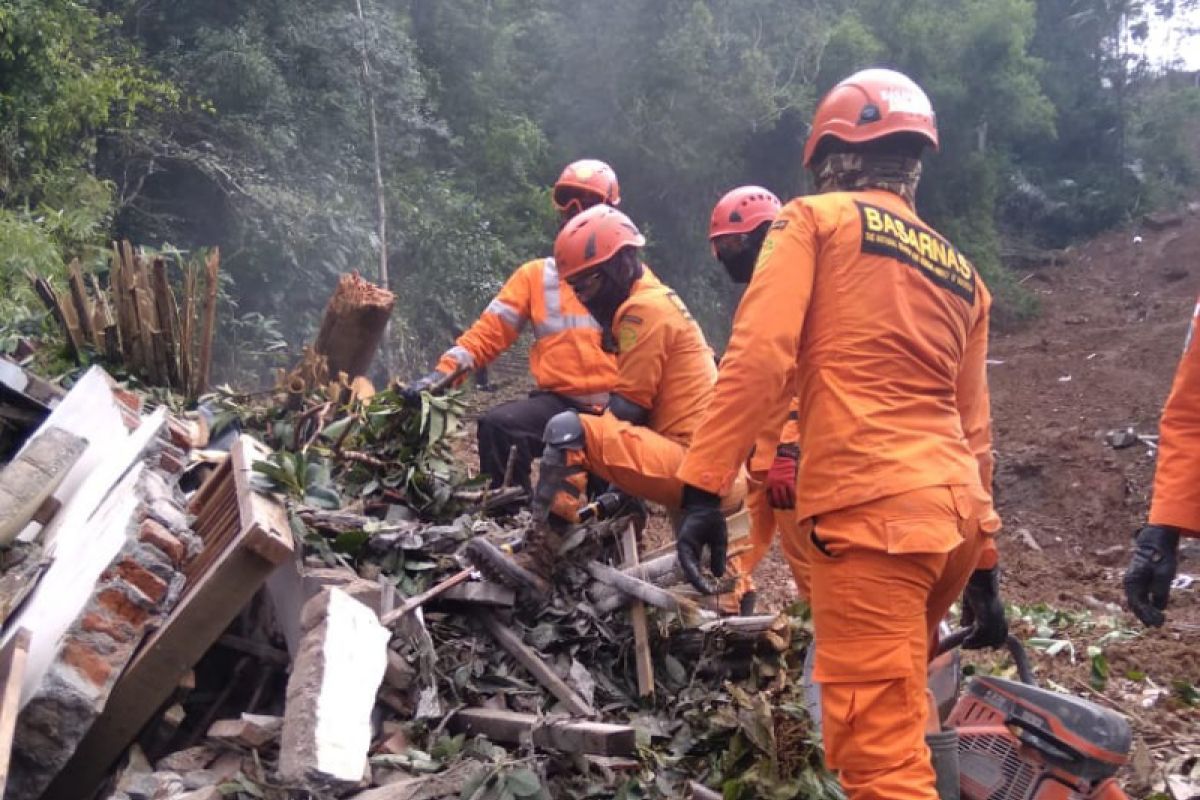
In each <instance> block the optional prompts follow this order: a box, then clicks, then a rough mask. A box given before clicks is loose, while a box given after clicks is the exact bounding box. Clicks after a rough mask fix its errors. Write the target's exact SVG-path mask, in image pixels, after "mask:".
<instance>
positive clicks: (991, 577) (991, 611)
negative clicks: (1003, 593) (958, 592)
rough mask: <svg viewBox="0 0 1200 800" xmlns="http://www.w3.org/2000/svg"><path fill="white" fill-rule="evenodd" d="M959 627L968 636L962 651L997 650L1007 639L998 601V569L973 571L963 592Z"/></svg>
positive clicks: (1005, 622)
mask: <svg viewBox="0 0 1200 800" xmlns="http://www.w3.org/2000/svg"><path fill="white" fill-rule="evenodd" d="M963 624H964V625H970V626H971V635H970V636H968V637H967V638H966V639H964V640H963V643H962V647H963V649H964V650H980V649H982V648H984V647H1000V646H1002V645H1003V644H1004V643H1005V642H1006V641H1007V640H1008V620H1007V619H1005V618H1004V603H1002V602H1000V569H999V568H998V567H992V568H991V569H977V570H975V571H974V572H972V573H971V578H970V580H968V581H967V588H966V589H964V590H963Z"/></svg>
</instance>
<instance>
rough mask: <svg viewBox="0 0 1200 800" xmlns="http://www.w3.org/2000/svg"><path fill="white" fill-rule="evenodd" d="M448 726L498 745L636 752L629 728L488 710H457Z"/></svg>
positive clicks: (633, 733) (598, 752) (603, 752)
mask: <svg viewBox="0 0 1200 800" xmlns="http://www.w3.org/2000/svg"><path fill="white" fill-rule="evenodd" d="M447 725H448V727H449V728H450V730H451V731H453V732H454V733H465V734H467V735H468V736H475V735H482V736H485V737H487V738H488V739H490V740H491V741H493V742H498V743H501V744H520V743H521V742H523V741H528V740H530V739H532V741H533V745H534V747H537V748H539V749H543V750H561V751H562V752H564V753H586V754H590V755H600V756H628V755H633V754H634V753H635V752H636V750H637V731H635V730H634V729H633V728H632V727H630V726H628V725H611V724H608V723H605V722H583V721H579V720H568V719H553V718H547V717H542V716H538V715H536V714H521V713H519V712H516V711H503V710H498V709H491V708H464V709H461V710H459V711H456V712H455V713H454V715H453V716H452V717H450V720H449V722H447Z"/></svg>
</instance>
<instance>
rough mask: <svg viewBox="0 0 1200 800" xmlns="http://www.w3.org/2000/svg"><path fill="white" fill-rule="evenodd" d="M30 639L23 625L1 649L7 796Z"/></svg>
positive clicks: (0, 770)
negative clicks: (10, 761)
mask: <svg viewBox="0 0 1200 800" xmlns="http://www.w3.org/2000/svg"><path fill="white" fill-rule="evenodd" d="M29 640H30V633H29V631H27V630H26V629H25V628H21V629H20V630H18V631H17V633H16V635H15V636H13V637H12V638H11V639H9V640H8V644H6V645H5V646H4V649H3V650H2V651H0V797H3V796H4V788H5V786H6V785H7V784H8V765H9V760H10V759H11V758H12V746H13V735H14V734H15V733H16V729H17V716H18V714H20V711H21V684H22V683H23V682H24V680H25V659H26V657H27V656H28V654H29Z"/></svg>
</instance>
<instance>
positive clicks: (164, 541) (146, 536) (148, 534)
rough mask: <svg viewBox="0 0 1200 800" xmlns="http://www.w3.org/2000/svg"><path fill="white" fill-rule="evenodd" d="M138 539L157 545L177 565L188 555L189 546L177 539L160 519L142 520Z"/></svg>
mask: <svg viewBox="0 0 1200 800" xmlns="http://www.w3.org/2000/svg"><path fill="white" fill-rule="evenodd" d="M138 539H139V540H141V541H143V542H145V543H146V544H149V545H153V546H154V547H157V548H158V549H159V550H161V551H162V553H163V555H165V556H166V557H167V558H169V559H171V563H172V564H174V565H175V566H177V567H178V566H179V565H180V564H182V563H183V559H184V558H186V557H187V548H186V547H185V546H184V544H183V542H181V541H179V540H178V539H176V538H175V537H174V536H173V535H172V534H171V532H170V531H168V530H167V529H166V528H165V527H164V526H163V525H162V524H161V523H160V522H158V520H154V519H144V520H142V525H141V527H140V528H139V529H138Z"/></svg>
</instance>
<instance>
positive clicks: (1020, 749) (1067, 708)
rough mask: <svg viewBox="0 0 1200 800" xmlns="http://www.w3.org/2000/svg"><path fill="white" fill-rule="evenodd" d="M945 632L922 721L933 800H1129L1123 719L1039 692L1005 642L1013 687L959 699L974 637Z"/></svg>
mask: <svg viewBox="0 0 1200 800" xmlns="http://www.w3.org/2000/svg"><path fill="white" fill-rule="evenodd" d="M971 630H972V629H971V628H963V629H961V630H959V631H957V632H955V633H951V632H950V628H949V627H948V626H947V625H946V624H945V623H942V626H941V638H940V640H939V643H938V650H937V652H938V655H937V656H936V657H935V658H934V659H933V660H932V661H931V662H930V664H929V672H928V681H927V684H926V686H927V688H928V696H929V705H930V709H929V722H928V726H929V727H928V728H927V729H926V742H927V743H928V744H929V747H930V751H931V753H932V759H933V767H934V772H935V773H936V775H937V790H938V796H939V798H940V800H1128V796H1127V795H1126V794H1125V792H1124V791H1123V790H1122V789H1121V788H1120V787H1119V786H1118V785H1117V783H1116V781H1115V780H1114V776H1115V775H1116V773H1117V771H1118V770H1119V769H1120V768H1121V767H1122V766H1124V765H1125V763H1126V762H1127V761H1128V760H1129V749H1130V745H1131V742H1132V732H1131V731H1130V728H1129V723H1128V722H1127V721H1126V719H1125V718H1124V717H1123V716H1121V715H1120V714H1118V713H1116V712H1115V711H1110V710H1108V709H1106V708H1102V707H1100V706H1098V705H1096V704H1094V703H1089V702H1087V701H1086V700H1083V699H1081V698H1078V697H1073V696H1071V695H1066V694H1059V693H1058V692H1051V691H1047V690H1046V689H1041V688H1039V687H1038V686H1037V682H1036V680H1035V679H1034V677H1033V669H1032V668H1031V666H1030V663H1029V657H1028V655H1027V654H1026V653H1025V648H1024V646H1023V645H1022V644H1021V641H1020V640H1019V639H1017V638H1016V637H1015V636H1009V637H1008V640H1007V642H1006V643H1005V646H1006V647H1007V649H1008V651H1009V653H1010V654H1011V655H1012V659H1013V663H1014V664H1015V665H1016V669H1017V677H1018V678H1019V680H1007V679H1005V678H997V677H993V676H990V675H979V676H976V677H975V678H973V679H972V680H971V682H970V683H969V684H968V685H967V688H966V692H965V693H964V692H963V676H962V664H961V658H960V653H959V650H958V647H959V645H961V644H962V643H963V641H964V640H965V639H966V638H967V636H969V635H970V633H971ZM812 659H813V648H811V647H810V648H809V652H808V653H807V656H806V658H805V664H804V672H803V677H802V678H801V681H802V684H803V686H804V694H805V699H804V704H805V706H806V707H807V708H808V711H809V716H810V717H811V718H812V720H813V724H814V728H815V732H816V733H817V735H818V736H819V735H820V729H821V701H820V687H819V686H818V685H817V684H816V683H814V682H813V680H812V668H813V660H812Z"/></svg>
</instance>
